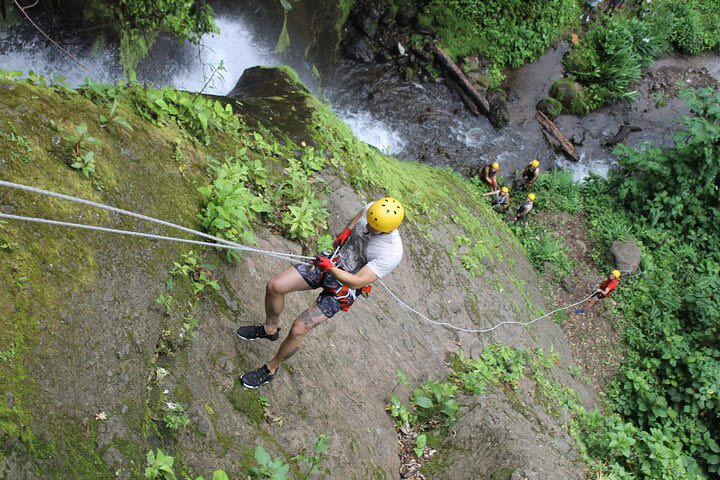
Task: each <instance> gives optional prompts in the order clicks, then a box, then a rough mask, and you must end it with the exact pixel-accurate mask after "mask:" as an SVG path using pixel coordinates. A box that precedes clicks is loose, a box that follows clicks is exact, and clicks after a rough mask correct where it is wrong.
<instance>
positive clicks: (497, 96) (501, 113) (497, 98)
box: [487, 90, 510, 128]
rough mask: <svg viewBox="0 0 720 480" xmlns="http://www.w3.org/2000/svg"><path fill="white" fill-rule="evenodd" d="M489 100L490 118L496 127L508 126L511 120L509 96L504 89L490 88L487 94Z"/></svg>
mask: <svg viewBox="0 0 720 480" xmlns="http://www.w3.org/2000/svg"><path fill="white" fill-rule="evenodd" d="M487 101H488V104H489V105H490V113H489V114H488V118H489V119H490V123H492V124H493V127H495V128H503V127H506V126H507V124H508V123H509V122H510V112H508V105H507V97H506V95H505V92H503V91H502V90H490V91H489V92H488V94H487Z"/></svg>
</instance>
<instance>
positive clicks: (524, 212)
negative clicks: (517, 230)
mask: <svg viewBox="0 0 720 480" xmlns="http://www.w3.org/2000/svg"><path fill="white" fill-rule="evenodd" d="M535 198H537V197H536V196H535V194H534V193H528V194H527V197H525V201H524V202H523V203H521V204H520V206H519V207H518V208H517V210H515V221H516V222H517V221H518V220H523V221H524V220H525V219H526V218H527V216H528V214H529V213H530V212H531V211H532V209H533V207H535Z"/></svg>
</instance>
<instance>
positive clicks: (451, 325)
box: [378, 279, 592, 333]
mask: <svg viewBox="0 0 720 480" xmlns="http://www.w3.org/2000/svg"><path fill="white" fill-rule="evenodd" d="M378 282H379V283H380V285H382V286H383V287H385V290H387V291H388V293H390V295H392V297H393V298H394V299H395V300H397V302H398V303H399V304H400V305H402V306H403V307H405V308H407V309H408V310H410V311H411V312H413V313H415V314H417V315H419V316H420V317H421V318H423V319H424V320H427V321H428V322H430V323H433V324H435V325H439V326H442V327H448V328H450V329H452V330H458V331H460V332H467V333H488V332H491V331H493V330H495V329H496V328H498V327H500V326H501V325H530V324H532V323H535V322H537V321H538V320H542V319H543V318H545V317H549V316H550V315H552V314H553V313H556V312H559V311H560V310H567V309H568V308H572V307H575V306H577V305H580V304H581V303H584V302H586V301H588V300H589V299H590V298H591V297H592V295H590V296H588V297H587V298H584V299H582V300H580V301H579V302H576V303H573V304H572V305H568V306H566V307H562V308H558V309H557V310H553V311H552V312H550V313H546V314H545V315H543V316H541V317H537V318H534V319H532V320H530V321H527V322H516V321H512V320H510V321H505V322H500V323H498V324H497V325H495V326H492V327H490V328H477V329H470V328H462V327H456V326H455V325H453V324H451V323H447V322H438V321H436V320H433V319H431V318H428V317H427V316H425V315H424V314H422V313H421V312H418V311H417V310H415V309H414V308H412V307H411V306H410V305H408V304H407V303H405V302H403V301H402V300H400V298H399V297H398V296H397V295H395V294H394V293H393V291H392V290H390V288H389V287H388V286H387V285H385V283H384V282H383V281H382V280H380V279H378Z"/></svg>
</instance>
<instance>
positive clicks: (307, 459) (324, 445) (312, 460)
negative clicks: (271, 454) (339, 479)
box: [293, 435, 330, 480]
mask: <svg viewBox="0 0 720 480" xmlns="http://www.w3.org/2000/svg"><path fill="white" fill-rule="evenodd" d="M329 442H330V440H329V439H328V437H327V436H326V435H320V436H319V437H318V439H317V440H316V441H315V443H314V444H313V448H312V451H311V452H306V451H305V450H304V449H303V451H302V452H300V453H299V454H298V455H296V456H295V457H293V460H294V461H296V462H300V463H304V464H305V465H306V468H307V470H306V472H305V474H304V475H302V477H301V479H302V480H307V479H309V478H311V476H313V475H314V476H313V478H323V477H324V476H326V475H329V471H328V470H327V469H325V470H323V469H320V464H321V463H322V462H324V461H325V452H326V451H327V449H328V445H329Z"/></svg>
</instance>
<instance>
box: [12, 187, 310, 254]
mask: <svg viewBox="0 0 720 480" xmlns="http://www.w3.org/2000/svg"><path fill="white" fill-rule="evenodd" d="M0 187H8V188H17V189H19V190H25V191H26V192H32V193H38V194H40V195H46V196H48V197H54V198H60V199H62V200H67V201H69V202H75V203H81V204H83V205H89V206H91V207H96V208H100V209H102V210H107V211H110V212H115V213H119V214H121V215H127V216H130V217H135V218H138V219H140V220H145V221H148V222H152V223H157V224H159V225H164V226H166V227H170V228H175V229H177V230H181V231H183V232H187V233H191V234H193V235H199V236H201V237H204V238H207V239H210V240H214V241H216V242H220V243H223V244H225V245H230V246H233V247H235V249H237V250H242V251H246V252H253V253H260V254H265V255H270V254H272V255H275V256H279V257H288V258H300V259H305V260H313V259H314V258H315V257H308V256H306V255H295V254H293V253H282V252H272V251H270V250H261V249H259V248H253V247H248V246H246V245H242V244H240V243H237V242H233V241H232V240H227V239H224V238H220V237H216V236H214V235H210V234H209V233H205V232H200V231H198V230H193V229H192V228H187V227H183V226H181V225H176V224H174V223H170V222H166V221H165V220H159V219H157V218H153V217H148V216H146V215H141V214H139V213H135V212H131V211H129V210H123V209H121V208H115V207H111V206H109V205H104V204H102V203H97V202H93V201H91V200H85V199H83V198H77V197H73V196H71V195H64V194H62V193H56V192H51V191H48V190H43V189H41V188H35V187H29V186H27V185H21V184H19V183H12V182H6V181H4V180H0ZM5 215H6V214H3V216H5ZM25 218H32V217H25ZM38 220H40V219H38ZM43 220H44V219H43ZM45 222H51V220H45ZM86 227H89V226H86ZM100 228H102V227H93V229H100ZM143 235H149V234H143ZM143 235H139V236H143ZM178 240H180V239H178ZM211 245H212V246H214V247H218V246H219V245H216V244H211Z"/></svg>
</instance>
